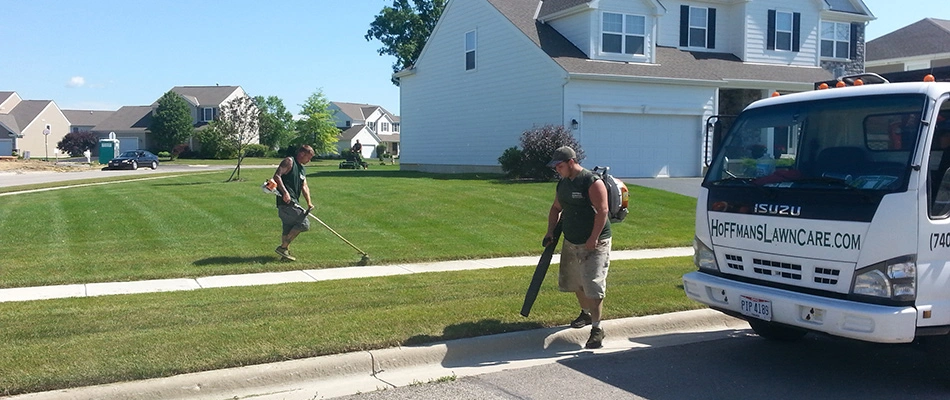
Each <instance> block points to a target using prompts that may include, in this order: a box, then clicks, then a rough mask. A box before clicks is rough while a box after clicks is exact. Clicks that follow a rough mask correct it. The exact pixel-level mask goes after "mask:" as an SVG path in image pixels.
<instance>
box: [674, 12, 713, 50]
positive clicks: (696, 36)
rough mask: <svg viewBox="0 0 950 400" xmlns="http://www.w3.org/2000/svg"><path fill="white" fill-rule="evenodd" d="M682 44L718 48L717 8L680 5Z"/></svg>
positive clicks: (684, 45) (683, 45) (682, 45)
mask: <svg viewBox="0 0 950 400" xmlns="http://www.w3.org/2000/svg"><path fill="white" fill-rule="evenodd" d="M680 46H681V47H701V48H706V49H714V48H716V9H715V8H704V7H690V6H685V5H684V6H680Z"/></svg>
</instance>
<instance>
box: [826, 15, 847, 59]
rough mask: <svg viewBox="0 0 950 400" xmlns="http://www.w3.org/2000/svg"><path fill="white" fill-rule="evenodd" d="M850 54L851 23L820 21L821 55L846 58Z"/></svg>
mask: <svg viewBox="0 0 950 400" xmlns="http://www.w3.org/2000/svg"><path fill="white" fill-rule="evenodd" d="M850 55H851V24H845V23H841V22H822V23H821V56H822V57H827V58H848V57H850Z"/></svg>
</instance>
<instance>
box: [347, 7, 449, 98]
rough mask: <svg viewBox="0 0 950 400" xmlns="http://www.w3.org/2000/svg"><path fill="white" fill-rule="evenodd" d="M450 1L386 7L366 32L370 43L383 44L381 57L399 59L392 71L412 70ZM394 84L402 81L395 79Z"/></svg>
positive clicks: (379, 51)
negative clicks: (446, 4)
mask: <svg viewBox="0 0 950 400" xmlns="http://www.w3.org/2000/svg"><path fill="white" fill-rule="evenodd" d="M446 1H447V0H412V3H413V4H409V0H393V6H392V7H388V6H387V7H383V9H382V11H380V12H379V15H377V16H376V19H374V20H373V22H372V23H371V24H369V30H368V31H366V36H364V38H366V40H367V41H369V40H372V39H376V40H379V41H380V42H382V43H383V47H381V48H379V50H377V52H378V53H379V55H387V54H388V55H391V56H395V57H396V62H395V63H393V72H394V73H395V72H399V71H401V70H403V69H406V68H409V67H411V66H412V65H413V64H415V62H416V59H418V58H419V53H421V52H422V48H423V47H424V46H425V44H426V40H428V39H429V35H430V34H432V30H433V29H435V24H436V23H437V22H439V17H440V16H442V10H444V9H445V3H446ZM392 82H393V84H394V85H396V86H399V81H397V80H396V79H395V78H393V79H392Z"/></svg>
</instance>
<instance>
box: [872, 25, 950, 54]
mask: <svg viewBox="0 0 950 400" xmlns="http://www.w3.org/2000/svg"><path fill="white" fill-rule="evenodd" d="M940 53H950V21H947V20H942V19H935V18H924V19H922V20H920V21H917V22H915V23H913V24H910V25H907V26H905V27H903V28H900V29H898V30H896V31H894V32H891V33H888V34H886V35H884V36H881V37H879V38H877V39H874V40H872V41H870V42H868V43H867V60H868V61H878V60H889V59H892V58H903V57H915V56H923V55H928V54H940Z"/></svg>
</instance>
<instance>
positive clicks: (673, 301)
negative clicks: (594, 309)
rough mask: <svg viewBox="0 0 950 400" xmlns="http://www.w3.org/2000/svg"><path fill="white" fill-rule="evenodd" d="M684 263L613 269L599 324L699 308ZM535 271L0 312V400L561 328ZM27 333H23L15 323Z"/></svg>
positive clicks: (154, 296)
mask: <svg viewBox="0 0 950 400" xmlns="http://www.w3.org/2000/svg"><path fill="white" fill-rule="evenodd" d="M691 264H692V263H691V260H690V258H689V257H675V258H665V259H653V260H624V261H615V262H613V263H611V268H610V276H609V280H608V282H609V283H608V297H607V299H606V302H605V319H614V318H623V317H630V316H641V315H651V314H660V313H666V312H673V311H681V310H689V309H696V308H700V307H701V305H700V304H698V303H695V302H692V301H689V300H688V299H687V298H686V296H684V295H683V292H682V287H681V276H682V274H683V273H685V272H688V271H691V270H693V267H692V265H691ZM533 269H534V268H533V267H531V266H526V267H507V268H499V269H491V270H474V271H460V272H438V273H424V274H412V275H400V276H388V277H376V278H360V279H349V280H343V281H324V282H316V283H300V284H283V285H271V286H258V287H245V288H224V289H208V290H200V291H191V292H171V293H151V294H139V295H122V296H104V297H93V298H76V299H56V300H46V301H33V302H19V303H0V337H3V338H4V340H3V341H0V395H13V394H20V393H29V392H38V391H47V390H54V389H62V388H69V387H79V386H88V385H95V384H102V383H109V382H119V381H129V380H138V379H147V378H155V377H163V376H171V375H176V374H182V373H188V372H197V371H205V370H212V369H220V368H227V367H236V366H242V365H250V364H260V363H267V362H275V361H282V360H290V359H298V358H304V357H313V356H320V355H326V354H335V353H343V352H350V351H356V350H369V349H379V348H386V347H391V346H396V345H413V344H423V343H431V342H435V341H442V340H449V339H457V338H466V337H474V336H480V335H489V334H495V333H502V332H512V331H520V330H526V329H535V328H539V327H549V326H556V325H563V324H566V323H568V322H569V321H570V320H571V319H573V318H574V317H575V316H576V314H577V304H576V299H575V298H574V296H573V295H572V294H569V293H560V292H558V291H557V289H556V284H557V283H556V282H557V268H556V267H555V268H551V269H550V270H549V272H548V276H547V279H546V281H545V284H544V287H543V288H542V291H541V293H540V295H539V297H538V301H537V303H536V304H535V306H534V309H533V310H532V313H531V316H530V318H522V317H521V316H520V315H519V314H518V310H520V308H521V301H522V299H523V297H524V290H525V288H526V287H527V284H528V281H529V280H530V277H531V274H532V273H533ZM24 321H29V323H24Z"/></svg>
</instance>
